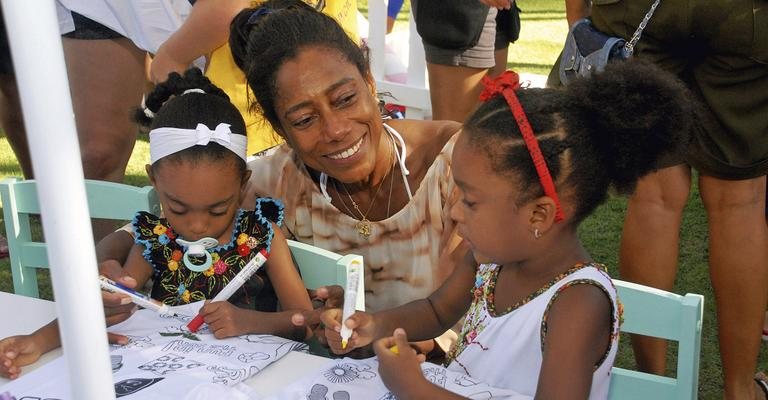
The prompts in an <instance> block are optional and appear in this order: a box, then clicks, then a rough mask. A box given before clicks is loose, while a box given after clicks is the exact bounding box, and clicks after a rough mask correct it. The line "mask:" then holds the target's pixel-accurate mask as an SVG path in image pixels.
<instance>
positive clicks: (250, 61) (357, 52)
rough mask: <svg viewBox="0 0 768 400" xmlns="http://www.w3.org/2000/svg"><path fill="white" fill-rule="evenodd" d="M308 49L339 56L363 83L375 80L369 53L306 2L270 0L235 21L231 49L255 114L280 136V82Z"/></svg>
mask: <svg viewBox="0 0 768 400" xmlns="http://www.w3.org/2000/svg"><path fill="white" fill-rule="evenodd" d="M309 46H317V47H322V48H326V49H329V50H331V51H336V52H338V53H339V54H341V55H342V56H343V57H344V58H345V59H346V60H348V61H349V62H350V63H352V64H354V65H355V67H356V68H357V70H358V71H360V74H361V75H362V76H363V77H368V76H369V75H370V74H369V62H368V54H367V51H366V48H365V47H364V46H363V47H361V46H359V45H357V44H355V42H354V41H353V40H352V39H351V38H350V37H349V35H348V34H347V33H346V32H345V31H344V29H343V28H342V27H341V26H340V25H339V24H338V22H336V20H334V19H333V18H331V17H329V16H328V15H325V14H323V13H321V12H319V11H317V10H316V9H315V8H313V7H311V6H309V5H307V4H306V3H305V2H303V1H301V0H268V1H266V2H264V3H262V4H260V5H259V6H258V7H255V8H247V9H245V10H243V11H241V12H240V13H239V14H238V15H237V16H236V17H235V18H234V19H233V20H232V24H231V28H230V35H229V47H230V48H231V49H232V56H233V58H234V60H235V63H236V64H237V66H238V67H240V69H241V70H243V72H245V76H246V79H247V80H248V86H249V87H250V88H251V90H252V91H253V94H254V96H255V97H256V102H252V104H251V111H252V112H256V113H261V114H263V115H264V117H265V118H266V119H267V121H269V123H270V125H272V127H273V128H274V129H275V131H276V132H278V133H282V131H283V130H282V128H281V126H280V122H279V120H278V117H277V112H276V111H275V97H276V96H277V88H276V83H275V77H276V75H277V72H278V71H279V69H280V67H281V66H282V65H283V64H284V63H285V62H286V61H290V60H291V59H293V58H295V57H296V55H297V54H298V53H299V51H301V50H302V49H304V48H306V47H309Z"/></svg>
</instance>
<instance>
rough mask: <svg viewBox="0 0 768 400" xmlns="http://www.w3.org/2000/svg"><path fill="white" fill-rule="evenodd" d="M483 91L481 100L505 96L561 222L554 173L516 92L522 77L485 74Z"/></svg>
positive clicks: (509, 74) (510, 73)
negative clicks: (553, 178) (491, 76)
mask: <svg viewBox="0 0 768 400" xmlns="http://www.w3.org/2000/svg"><path fill="white" fill-rule="evenodd" d="M482 83H483V86H484V88H483V91H482V92H481V93H480V101H488V100H490V99H491V98H493V97H494V96H496V95H497V94H501V95H502V96H504V99H505V100H506V101H507V104H508V105H509V108H510V109H511V110H512V115H514V117H515V121H516V122H517V126H518V127H519V128H520V133H521V134H522V135H523V140H524V141H525V146H526V147H527V148H528V153H529V154H530V155H531V158H532V159H533V165H534V166H535V167H536V173H537V174H538V175H539V182H540V183H541V186H542V187H543V188H544V194H545V195H546V196H547V197H549V198H551V199H552V200H554V202H555V207H556V210H555V222H560V221H562V220H563V219H564V218H565V215H564V214H563V209H562V207H561V206H560V198H559V197H558V196H557V192H556V191H555V183H554V182H553V181H552V175H550V173H549V168H547V162H546V161H545V160H544V155H542V154H541V149H540V148H539V141H538V140H536V136H535V135H534V134H533V128H531V124H530V122H528V117H526V116H525V111H524V110H523V106H522V104H520V100H519V99H518V98H517V95H516V94H515V90H517V89H519V88H520V78H519V76H518V75H517V73H515V72H514V71H504V72H503V73H502V74H501V75H499V76H498V77H497V78H495V79H491V78H489V77H488V76H484V77H483V80H482Z"/></svg>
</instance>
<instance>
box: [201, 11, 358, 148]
mask: <svg viewBox="0 0 768 400" xmlns="http://www.w3.org/2000/svg"><path fill="white" fill-rule="evenodd" d="M307 2H308V3H309V4H313V5H314V3H315V2H317V0H307ZM356 4H357V3H356V2H354V1H352V0H327V1H326V5H325V8H324V9H323V13H325V14H327V15H330V16H331V17H334V18H335V19H336V20H337V21H339V24H340V25H341V26H342V27H343V28H344V30H345V31H347V34H349V35H350V37H352V38H353V39H354V40H355V41H356V42H359V41H360V38H359V37H358V35H357V8H356ZM205 75H206V76H208V78H209V79H210V80H211V82H213V84H214V85H216V86H218V87H220V88H222V89H223V90H224V91H225V92H226V93H227V94H228V95H229V99H230V100H231V101H232V103H233V104H234V105H235V106H236V107H237V109H238V110H240V113H241V114H243V118H244V119H245V126H246V127H247V130H248V132H247V135H248V154H249V155H251V154H255V153H258V152H260V151H263V150H265V149H268V148H270V147H272V146H275V145H277V144H280V143H281V142H282V138H280V135H278V134H277V132H275V131H274V130H273V129H272V127H271V126H270V125H269V123H268V122H267V121H266V120H265V119H264V117H263V116H261V115H260V114H254V113H251V112H249V111H248V99H249V98H250V99H253V94H252V93H251V91H250V89H249V88H248V85H247V83H246V81H245V75H244V74H243V72H242V71H241V70H240V69H239V68H238V67H237V65H236V64H235V60H234V59H233V58H232V51H231V50H230V48H229V44H228V43H227V44H224V45H223V46H221V47H219V48H217V49H216V50H214V51H213V53H212V54H211V57H210V61H209V63H208V68H207V69H206V72H205Z"/></svg>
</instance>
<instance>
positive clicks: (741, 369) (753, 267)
mask: <svg viewBox="0 0 768 400" xmlns="http://www.w3.org/2000/svg"><path fill="white" fill-rule="evenodd" d="M699 188H700V190H701V197H702V200H703V201H704V207H705V209H706V211H707V217H708V220H709V269H710V277H711V279H712V287H713V288H714V291H715V301H716V302H717V322H718V334H719V342H720V357H721V358H722V361H723V375H724V389H725V396H724V397H725V398H726V399H752V398H761V396H762V394H761V393H758V392H757V387H756V386H755V383H754V381H753V376H754V373H755V368H756V367H757V355H758V352H759V351H760V343H761V341H760V335H759V334H758V332H760V331H761V330H762V325H763V320H764V317H765V308H766V304H767V303H768V292H766V288H768V226H766V224H765V217H764V215H765V191H766V178H765V176H761V177H758V178H754V179H747V180H738V181H736V180H734V181H730V180H722V179H717V178H712V177H708V176H701V177H700V179H699Z"/></svg>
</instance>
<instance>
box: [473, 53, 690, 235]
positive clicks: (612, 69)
mask: <svg viewBox="0 0 768 400" xmlns="http://www.w3.org/2000/svg"><path fill="white" fill-rule="evenodd" d="M517 96H518V98H519V100H520V103H521V104H522V106H523V109H524V110H525V113H526V115H527V117H528V120H529V121H530V124H531V127H532V128H533V131H534V134H535V136H536V139H537V140H538V142H539V147H540V148H541V152H542V154H543V156H544V159H545V161H546V164H547V167H548V168H549V171H550V174H551V175H552V179H553V181H554V183H555V187H556V191H557V193H558V195H559V197H560V198H561V199H563V200H565V199H567V201H568V202H569V203H571V204H572V205H573V211H572V213H573V215H572V216H570V221H571V223H572V224H575V225H577V224H578V223H579V222H581V221H582V220H583V219H584V218H585V217H586V216H588V215H589V214H591V213H592V212H593V211H594V209H595V208H596V207H597V206H598V205H600V204H601V203H602V202H604V201H605V199H606V197H607V193H608V190H609V188H615V189H616V190H617V192H619V193H623V194H626V193H630V192H631V191H632V190H634V187H635V184H636V182H637V180H638V179H639V178H640V177H642V176H643V175H646V174H648V173H650V172H652V171H653V170H654V169H656V168H657V166H658V164H659V161H660V159H661V158H662V157H667V156H669V155H674V154H675V153H679V150H680V149H681V148H682V146H684V145H685V144H687V143H688V140H689V139H690V131H691V126H692V121H693V115H694V112H695V111H696V109H695V108H696V107H695V105H693V104H692V103H691V100H690V99H691V97H690V96H689V94H688V92H687V89H686V88H685V87H684V86H683V85H682V83H680V82H679V81H678V80H677V79H676V78H675V77H674V76H672V75H671V74H669V73H667V72H664V71H662V70H661V69H659V68H658V67H655V66H653V65H651V64H649V63H645V62H641V61H637V60H632V61H628V62H621V63H615V64H612V65H609V66H608V67H607V68H606V69H605V71H604V72H602V73H600V74H596V75H595V76H593V77H591V78H589V79H580V80H577V81H575V82H573V83H571V84H569V85H568V86H567V87H565V88H557V89H526V90H518V91H517ZM464 132H465V133H466V134H467V135H468V137H469V143H470V145H472V146H473V147H475V148H477V149H481V150H482V151H484V152H485V153H486V154H487V155H488V157H489V159H490V160H491V166H492V168H493V170H494V172H496V173H498V174H500V175H502V176H508V177H510V180H511V181H512V182H514V183H515V184H516V185H517V186H518V187H517V189H518V192H519V193H520V195H519V196H518V198H517V200H516V203H517V204H518V205H522V204H524V203H526V202H528V201H530V200H533V199H535V198H537V197H540V196H543V195H544V189H543V187H542V185H541V184H540V183H539V178H538V175H537V173H536V169H535V166H534V164H533V162H532V161H531V156H530V154H529V152H528V149H527V147H526V145H525V142H524V140H523V138H522V135H521V133H520V129H519V128H518V125H517V123H516V121H515V118H514V116H513V115H512V112H511V111H510V109H509V106H508V105H507V103H506V101H505V100H504V98H503V97H502V96H495V97H493V98H491V99H490V100H489V101H487V102H485V103H483V104H481V105H480V106H479V107H478V109H477V110H475V112H474V113H473V114H472V115H471V116H470V117H469V119H468V120H467V122H466V123H465V124H464Z"/></svg>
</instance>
